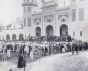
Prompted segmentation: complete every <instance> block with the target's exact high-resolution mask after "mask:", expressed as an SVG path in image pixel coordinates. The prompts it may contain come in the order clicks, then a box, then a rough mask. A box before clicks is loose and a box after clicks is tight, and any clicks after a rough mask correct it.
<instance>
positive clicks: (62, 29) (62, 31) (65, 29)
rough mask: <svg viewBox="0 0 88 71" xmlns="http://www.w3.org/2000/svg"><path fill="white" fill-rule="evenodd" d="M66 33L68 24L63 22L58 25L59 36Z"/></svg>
mask: <svg viewBox="0 0 88 71" xmlns="http://www.w3.org/2000/svg"><path fill="white" fill-rule="evenodd" d="M67 35H68V26H67V25H65V24H63V25H61V27H60V36H67Z"/></svg>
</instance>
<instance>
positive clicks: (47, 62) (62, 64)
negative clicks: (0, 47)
mask: <svg viewBox="0 0 88 71" xmlns="http://www.w3.org/2000/svg"><path fill="white" fill-rule="evenodd" d="M16 63H17V62H16V59H12V60H11V61H5V62H0V71H8V70H9V69H10V68H12V69H13V71H19V70H18V69H17V68H16V66H17V64H16ZM21 71H23V69H21ZM26 71H88V51H85V52H80V53H79V54H78V55H76V54H75V55H72V54H71V53H62V54H56V55H52V56H48V57H44V58H41V59H39V60H37V61H35V62H33V63H31V64H30V63H28V64H27V68H26Z"/></svg>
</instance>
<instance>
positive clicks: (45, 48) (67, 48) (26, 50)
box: [0, 41, 88, 68]
mask: <svg viewBox="0 0 88 71" xmlns="http://www.w3.org/2000/svg"><path fill="white" fill-rule="evenodd" d="M84 50H88V43H87V42H82V41H72V42H47V41H44V42H29V41H26V42H8V43H7V42H3V43H0V55H1V59H2V61H4V60H6V59H8V58H11V57H12V55H13V54H17V55H16V56H17V57H18V68H20V67H23V66H24V67H25V66H26V64H25V63H26V59H27V58H30V61H35V60H37V59H40V58H41V57H44V56H49V55H53V54H59V53H65V52H72V54H74V52H76V54H78V53H79V51H84Z"/></svg>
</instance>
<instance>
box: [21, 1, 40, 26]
mask: <svg viewBox="0 0 88 71" xmlns="http://www.w3.org/2000/svg"><path fill="white" fill-rule="evenodd" d="M22 6H23V18H24V27H31V15H32V12H33V11H34V10H35V8H36V7H37V6H38V4H37V0H24V1H23V4H22Z"/></svg>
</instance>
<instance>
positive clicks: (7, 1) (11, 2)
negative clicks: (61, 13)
mask: <svg viewBox="0 0 88 71" xmlns="http://www.w3.org/2000/svg"><path fill="white" fill-rule="evenodd" d="M37 1H38V4H39V5H40V0H37ZM22 2H23V0H0V25H8V24H10V23H11V22H12V21H15V20H16V18H19V17H20V18H22V15H23V7H22ZM68 4H69V0H66V5H68ZM63 5H64V0H58V6H59V7H61V6H63ZM39 7H41V6H39Z"/></svg>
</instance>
